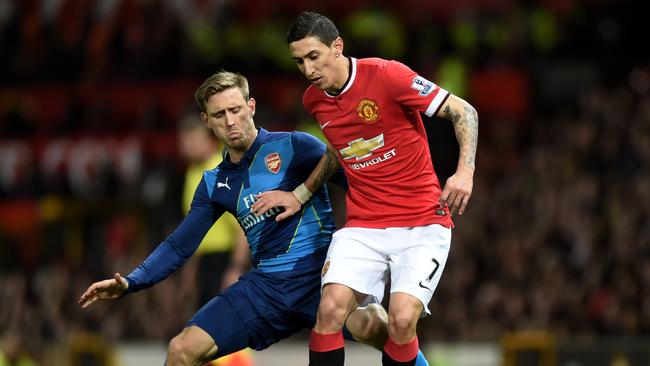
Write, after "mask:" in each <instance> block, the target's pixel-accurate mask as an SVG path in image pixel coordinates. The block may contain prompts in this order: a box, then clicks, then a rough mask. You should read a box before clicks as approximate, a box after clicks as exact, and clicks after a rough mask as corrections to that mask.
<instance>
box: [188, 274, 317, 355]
mask: <svg viewBox="0 0 650 366" xmlns="http://www.w3.org/2000/svg"><path fill="white" fill-rule="evenodd" d="M319 302H320V268H316V270H315V271H313V272H308V273H301V274H300V275H299V276H296V275H295V274H294V275H291V276H290V277H283V276H282V275H278V274H272V273H271V274H269V273H263V272H260V271H257V270H252V271H250V272H248V273H246V274H245V275H243V276H242V277H241V278H240V279H239V281H238V282H236V283H235V284H233V285H232V286H230V287H229V288H227V289H226V290H225V291H224V292H223V293H221V294H220V295H218V296H217V297H215V298H214V299H212V300H210V301H209V302H208V303H207V304H205V305H204V306H203V307H202V308H201V309H200V310H199V311H198V312H197V313H196V314H195V315H194V317H193V318H192V319H190V321H189V322H188V324H187V325H188V326H190V325H196V326H198V327H199V328H201V329H203V330H204V331H206V332H207V333H208V334H209V335H210V336H211V337H212V339H213V340H214V342H215V343H216V345H217V347H218V348H219V351H218V354H217V356H218V357H221V356H224V355H227V354H229V353H232V352H235V351H238V350H240V349H243V348H246V347H250V348H252V349H255V350H262V349H265V348H267V347H268V346H270V345H272V344H273V343H276V342H278V341H280V340H282V339H284V338H287V337H289V336H291V335H292V334H294V333H296V332H298V331H300V330H302V329H311V328H313V326H314V324H315V323H316V312H317V310H318V303H319Z"/></svg>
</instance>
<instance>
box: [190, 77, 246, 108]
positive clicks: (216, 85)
mask: <svg viewBox="0 0 650 366" xmlns="http://www.w3.org/2000/svg"><path fill="white" fill-rule="evenodd" d="M230 88H239V90H241V93H242V95H243V96H244V99H246V100H248V99H249V98H250V96H249V94H248V93H249V92H248V80H246V78H245V77H244V76H243V75H241V74H237V73H234V72H229V71H225V70H221V71H219V72H218V73H216V74H213V75H212V76H210V77H209V78H207V79H206V80H205V81H204V82H203V84H201V86H199V88H198V89H196V92H195V93H194V100H195V101H196V104H198V105H199V108H201V112H204V113H205V112H207V110H206V106H207V104H208V99H210V97H211V96H213V95H215V94H217V93H221V92H222V91H224V90H226V89H230Z"/></svg>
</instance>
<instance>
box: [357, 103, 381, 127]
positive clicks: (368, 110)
mask: <svg viewBox="0 0 650 366" xmlns="http://www.w3.org/2000/svg"><path fill="white" fill-rule="evenodd" d="M357 114H358V115H359V118H361V119H362V120H364V121H365V122H367V123H373V122H375V121H376V120H377V117H379V106H378V105H377V102H375V101H374V100H372V99H368V98H363V99H361V101H360V102H359V105H357Z"/></svg>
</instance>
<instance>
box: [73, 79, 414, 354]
mask: <svg viewBox="0 0 650 366" xmlns="http://www.w3.org/2000/svg"><path fill="white" fill-rule="evenodd" d="M195 99H196V101H197V103H198V104H199V106H200V107H201V110H202V113H201V118H202V120H203V122H204V123H205V124H206V125H207V126H208V127H209V128H210V129H211V130H212V131H213V132H214V133H215V135H216V136H217V137H218V138H219V139H220V140H221V141H222V143H223V145H224V146H225V151H224V160H223V162H222V163H220V164H219V165H218V166H217V167H216V168H214V169H212V170H208V171H206V172H205V173H204V175H203V179H202V180H201V182H200V184H199V186H198V187H197V190H196V192H195V194H194V199H193V201H192V205H191V209H190V212H189V213H188V215H187V217H186V218H185V219H184V220H183V221H182V222H181V224H180V225H179V226H178V227H177V228H176V230H175V231H174V232H173V233H172V234H171V235H169V237H167V239H165V240H164V241H163V242H162V243H161V244H160V245H159V246H158V247H157V248H156V249H155V250H154V251H153V252H152V253H151V254H150V255H149V257H148V258H147V259H146V260H145V261H144V262H142V263H141V264H140V265H139V266H138V267H137V268H135V270H133V271H132V272H131V273H129V274H128V275H127V276H125V277H122V276H120V274H119V273H116V274H115V276H114V278H112V279H107V280H104V281H99V282H96V283H94V284H92V285H91V286H90V287H89V288H88V289H87V290H86V292H84V293H83V295H81V297H80V299H79V303H80V304H81V306H82V307H84V308H85V307H87V306H89V305H91V304H93V303H94V302H96V301H97V300H100V299H113V298H117V297H120V296H123V295H125V294H128V293H131V292H135V291H139V290H142V289H145V288H148V287H150V286H153V285H154V284H156V283H158V282H160V281H162V280H163V279H165V278H166V277H167V276H168V275H170V274H171V273H172V272H173V271H174V270H176V269H177V268H179V267H180V266H182V265H183V264H184V263H185V261H186V260H187V259H188V258H189V257H190V256H191V255H192V254H193V253H194V252H195V251H196V249H197V247H198V245H199V243H200V242H201V239H202V238H203V237H204V235H205V233H206V232H207V231H208V229H210V227H211V226H212V224H213V223H214V222H215V220H217V219H218V218H219V217H220V216H221V215H222V214H223V213H224V212H226V211H228V212H230V213H232V214H233V215H234V216H235V217H236V218H237V220H238V221H239V224H240V225H241V227H242V228H243V229H244V232H245V233H246V237H247V240H248V243H249V246H250V249H251V253H252V257H253V269H252V270H250V271H249V272H247V273H246V274H244V275H243V276H242V277H240V279H239V281H238V282H236V283H235V284H233V285H232V286H230V287H229V288H227V289H226V290H224V291H223V292H222V293H221V294H220V295H218V296H216V297H215V298H213V299H212V300H211V301H209V302H208V303H207V304H205V305H204V306H203V307H202V308H201V309H200V310H199V311H198V312H197V313H196V314H195V315H194V317H193V318H192V319H191V320H190V321H189V322H188V324H187V326H186V327H185V328H184V329H183V331H182V332H181V333H180V334H178V335H177V336H176V337H174V338H173V339H172V340H171V342H170V344H169V349H168V355H167V362H166V364H167V365H200V364H202V363H204V362H206V361H208V360H212V359H216V358H218V357H221V356H224V355H227V354H230V353H232V352H235V351H238V350H240V349H243V348H246V347H251V348H253V349H256V350H262V349H264V348H266V347H268V346H270V345H271V344H273V343H275V342H278V341H279V340H281V339H284V338H286V337H289V336H290V335H292V334H294V333H296V332H297V331H299V330H301V329H310V328H312V327H313V326H314V324H315V321H316V312H317V309H318V304H319V301H320V279H321V268H322V266H323V262H324V260H325V256H326V254H327V249H328V246H329V243H330V240H331V235H332V232H333V231H334V219H333V215H332V209H331V206H330V202H329V197H328V194H327V189H326V187H322V188H321V189H319V190H318V191H317V192H315V193H314V195H313V197H312V198H311V199H310V200H309V202H306V203H305V205H304V206H303V208H302V211H301V212H300V214H297V215H293V216H290V217H287V218H286V219H285V220H283V221H276V220H275V217H274V216H283V215H284V213H283V212H281V209H279V208H274V209H271V210H270V211H269V212H267V213H266V214H264V215H261V216H258V215H256V214H255V212H252V210H251V206H252V204H253V203H254V202H255V200H256V195H257V194H259V193H260V192H264V191H269V190H276V189H280V190H293V189H294V188H296V187H297V186H298V185H299V184H300V183H302V182H303V181H304V180H305V179H306V178H307V177H308V176H309V174H310V173H311V171H312V170H313V169H314V167H315V166H316V165H317V164H318V162H319V160H320V158H321V156H322V155H323V153H324V151H325V145H324V144H323V143H322V142H320V141H319V140H318V139H316V138H314V137H313V136H311V135H308V134H306V133H301V132H291V133H289V132H268V131H266V130H264V129H259V130H258V129H256V127H255V124H254V122H253V115H254V114H255V103H256V102H255V100H254V99H253V98H250V97H249V90H248V82H247V80H246V78H245V77H243V76H242V75H239V74H234V73H230V72H226V71H221V72H219V73H216V74H214V75H212V76H211V77H210V78H208V79H207V80H206V81H205V82H204V83H203V84H202V85H201V86H200V87H199V88H198V90H197V91H196V94H195ZM340 178H341V179H344V176H343V174H342V173H341V175H340ZM343 182H344V181H343ZM287 216H288V215H287ZM346 326H347V328H348V329H349V330H350V333H351V334H352V335H353V336H354V338H355V339H357V340H359V341H361V342H364V343H367V344H370V345H373V346H374V347H376V348H378V349H381V347H382V346H383V344H384V342H385V341H386V338H387V323H386V313H385V311H384V310H383V308H381V306H380V305H378V304H371V305H368V306H367V307H363V308H359V309H357V310H356V311H354V312H353V313H352V314H351V316H350V317H349V318H348V321H347V322H346ZM322 346H323V347H324V348H327V347H328V344H327V341H326V340H325V341H324V342H323V344H322ZM419 365H427V363H426V360H424V358H423V357H421V363H419Z"/></svg>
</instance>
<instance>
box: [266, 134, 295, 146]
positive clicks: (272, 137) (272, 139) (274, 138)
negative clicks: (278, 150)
mask: <svg viewBox="0 0 650 366" xmlns="http://www.w3.org/2000/svg"><path fill="white" fill-rule="evenodd" d="M290 137H291V132H286V131H266V134H265V135H264V140H263V141H262V143H264V144H266V143H270V142H276V141H279V140H282V139H287V138H290Z"/></svg>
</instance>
